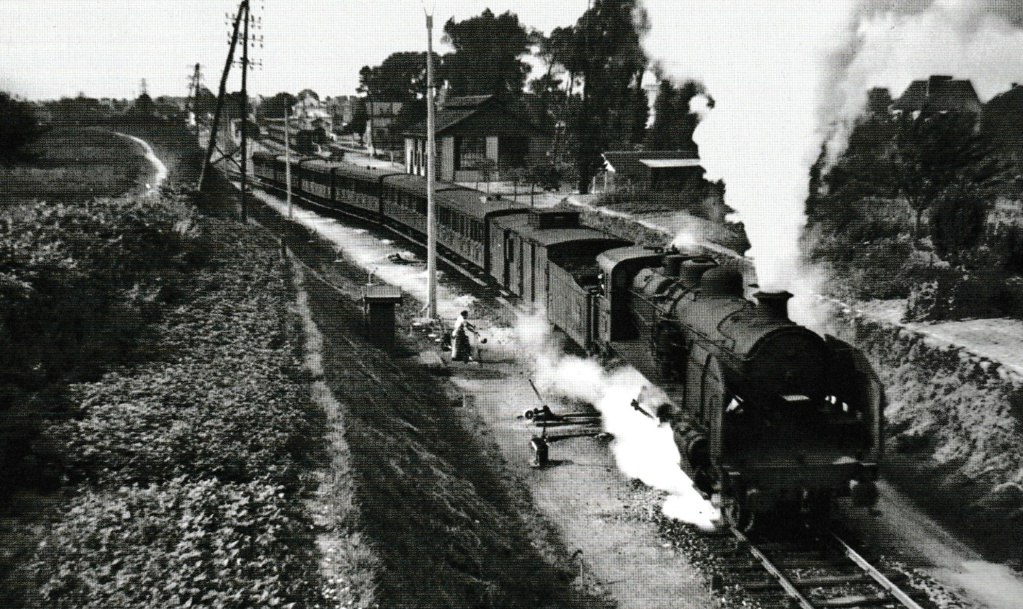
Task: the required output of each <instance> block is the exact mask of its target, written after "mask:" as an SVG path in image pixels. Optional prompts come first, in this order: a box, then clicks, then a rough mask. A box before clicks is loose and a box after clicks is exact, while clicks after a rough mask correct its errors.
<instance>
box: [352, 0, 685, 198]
mask: <svg viewBox="0 0 1023 609" xmlns="http://www.w3.org/2000/svg"><path fill="white" fill-rule="evenodd" d="M647 28H648V24H647V20H646V16H645V13H643V11H642V10H641V9H640V8H638V7H637V5H636V2H635V0H595V1H594V2H593V3H592V6H591V7H590V8H589V9H588V10H586V11H585V12H584V13H583V14H582V15H581V16H580V17H579V19H578V20H577V21H576V23H575V24H574V25H571V26H567V27H562V28H555V29H554V31H552V32H551V33H550V34H549V35H544V34H543V33H542V32H539V31H537V30H535V29H533V28H530V27H528V26H526V25H525V24H523V23H522V22H520V21H519V18H518V16H517V15H515V14H514V13H512V12H510V11H508V12H505V13H502V14H500V15H495V14H494V13H493V12H492V11H490V10H489V9H487V10H484V11H483V12H482V13H481V14H480V15H477V16H474V17H470V18H468V19H466V20H464V21H455V20H454V19H449V20H448V21H447V22H446V23H445V24H444V28H443V37H442V41H443V42H444V43H446V44H448V45H450V46H451V47H452V48H453V49H454V50H453V51H451V52H449V53H446V54H443V55H441V54H437V53H435V54H434V57H433V61H434V66H435V83H437V84H438V85H439V84H443V85H444V86H446V87H447V94H448V95H449V96H452V97H462V96H474V95H495V94H507V93H519V92H522V91H524V90H528V91H529V92H531V93H533V94H534V95H535V99H536V102H537V104H538V105H539V108H540V112H539V113H537V114H538V116H540V117H541V119H540V120H542V121H544V124H542V125H540V127H542V128H544V129H545V130H547V131H548V132H551V133H554V135H555V137H554V141H553V144H552V147H553V150H552V151H551V152H552V155H551V156H552V157H553V158H567V159H568V160H569V163H568V164H569V165H570V166H571V167H572V168H573V169H574V172H573V173H575V175H576V177H577V181H578V187H579V189H580V192H583V193H585V192H588V189H589V185H590V181H591V179H592V177H593V175H594V174H595V173H596V172H597V170H599V168H600V167H601V164H602V160H601V156H600V155H601V153H602V152H604V151H606V150H609V149H631V148H632V147H633V146H635V145H637V144H644V143H645V144H646V145H647V146H648V147H655V148H658V149H683V148H686V149H687V148H690V147H692V145H693V144H692V132H693V129H694V128H695V127H696V123H697V121H698V118H697V116H696V115H695V114H692V113H690V111H689V100H690V99H691V98H692V97H693V96H694V95H697V94H700V93H702V88H701V87H700V86H699V85H698V84H696V83H685V84H683V85H682V86H681V87H679V88H676V87H674V86H673V85H672V83H671V82H670V81H668V80H666V79H665V80H662V81H661V84H660V95H659V96H658V101H657V104H658V105H657V106H656V110H657V113H656V119H655V122H654V125H653V127H652V129H650V131H649V134H648V130H647V121H648V118H649V112H648V103H649V100H648V97H647V93H646V90H645V89H644V88H643V85H644V76H645V74H646V73H647V71H648V69H649V68H650V60H649V58H648V57H647V56H646V54H645V53H644V52H643V49H642V47H641V46H640V38H641V36H642V35H643V34H644V32H645V31H646V30H647ZM530 56H531V57H533V58H535V59H536V60H539V62H540V63H541V65H542V66H544V67H545V68H546V69H545V70H544V71H543V73H542V74H541V75H540V76H539V77H537V78H534V79H532V80H529V74H530V71H531V68H530V64H529V63H528V62H527V61H525V58H526V57H530ZM358 92H359V93H361V94H363V95H365V97H366V99H368V100H370V101H395V102H401V103H402V104H403V110H402V113H401V116H399V117H398V120H397V121H396V127H397V128H398V129H401V128H404V127H407V126H409V125H411V124H413V123H415V122H418V121H420V120H422V118H423V117H425V115H426V104H425V98H426V53H425V52H408V51H404V52H398V53H393V54H391V55H390V56H388V57H387V58H386V59H385V60H384V61H383V62H382V63H381V64H380V65H378V66H364V67H363V68H362V69H361V70H360V72H359V88H358Z"/></svg>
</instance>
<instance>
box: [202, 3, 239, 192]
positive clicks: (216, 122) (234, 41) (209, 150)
mask: <svg viewBox="0 0 1023 609" xmlns="http://www.w3.org/2000/svg"><path fill="white" fill-rule="evenodd" d="M248 4H249V0H242V3H241V5H239V6H238V14H237V15H235V18H234V28H233V30H232V32H231V45H230V48H229V49H228V51H227V61H225V62H224V72H223V73H222V74H221V75H220V89H219V92H218V94H217V108H216V110H214V111H213V124H212V125H210V141H209V144H208V145H207V146H206V158H205V160H204V161H203V164H202V172H201V173H200V174H199V190H200V191H201V190H202V189H203V187H204V186H205V185H206V178H207V176H209V173H210V169H211V165H212V163H210V160H211V159H212V158H213V150H214V149H215V148H216V147H217V131H218V130H219V128H220V114H221V112H222V111H223V109H224V98H225V97H226V95H227V75H228V74H229V73H230V72H231V64H232V63H234V49H235V47H236V46H238V31H239V29H240V27H239V26H240V25H241V20H242V14H243V13H244V12H245V11H244V9H245V8H247V7H248Z"/></svg>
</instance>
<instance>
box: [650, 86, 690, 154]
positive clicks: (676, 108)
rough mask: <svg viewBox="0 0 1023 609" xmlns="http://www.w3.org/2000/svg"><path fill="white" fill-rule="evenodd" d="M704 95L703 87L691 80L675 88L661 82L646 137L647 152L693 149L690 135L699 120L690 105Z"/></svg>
mask: <svg viewBox="0 0 1023 609" xmlns="http://www.w3.org/2000/svg"><path fill="white" fill-rule="evenodd" d="M703 92H704V91H703V87H702V86H701V85H700V84H699V83H696V82H694V81H691V80H687V81H686V82H684V83H683V84H682V85H681V86H680V87H677V88H676V87H675V86H674V85H672V84H671V81H670V80H668V79H664V80H662V81H661V85H660V90H659V91H658V93H657V100H656V101H655V102H654V124H653V125H651V126H650V129H649V131H648V132H647V134H646V147H647V148H648V149H649V150H691V149H694V148H695V147H696V144H695V143H694V142H693V132H694V131H695V130H696V126H697V125H698V124H699V122H700V117H699V115H698V114H696V113H694V112H691V111H690V109H689V102H690V101H691V100H692V99H693V98H694V97H696V96H697V95H701V94H703Z"/></svg>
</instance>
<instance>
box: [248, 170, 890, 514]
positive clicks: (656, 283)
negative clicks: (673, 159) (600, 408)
mask: <svg viewBox="0 0 1023 609" xmlns="http://www.w3.org/2000/svg"><path fill="white" fill-rule="evenodd" d="M253 164H254V168H255V175H256V177H257V179H259V180H260V181H261V182H262V183H263V185H264V186H265V187H267V188H268V189H271V190H278V191H280V190H283V188H284V186H285V184H284V179H285V175H286V172H285V167H284V158H283V157H280V156H276V157H275V156H273V155H268V154H256V155H255V156H254V158H253ZM292 169H293V171H292V172H291V175H292V191H293V192H294V193H296V194H297V195H298V196H299V197H301V198H302V199H303V200H304V201H306V202H307V203H308V204H309V205H312V206H314V207H317V208H320V209H322V210H325V211H328V212H331V213H337V214H346V215H350V216H357V217H359V218H362V219H364V220H369V221H372V222H375V223H378V224H380V225H383V226H386V227H388V228H389V229H391V230H392V231H394V232H396V233H398V234H401V235H403V236H405V237H407V238H409V239H412V240H416V241H420V242H422V241H423V240H424V239H425V233H426V186H425V180H424V179H423V178H422V177H419V176H414V175H407V174H399V173H394V172H388V171H384V170H378V169H370V168H362V167H357V166H355V165H353V164H350V163H342V162H335V163H330V162H325V161H320V160H300V161H297V162H296V161H293V167H292ZM436 193H437V194H436V197H435V201H436V206H437V219H438V250H439V252H440V255H441V256H443V257H445V258H447V259H448V260H449V261H451V262H452V263H454V264H457V265H459V266H462V267H466V268H475V269H477V270H478V271H479V272H481V273H484V274H486V275H487V276H489V279H491V280H492V281H495V282H496V283H498V284H500V285H501V286H502V287H503V288H505V289H506V290H508V291H510V292H512V293H513V294H515V295H517V296H518V297H519V298H520V299H521V301H522V302H523V303H524V304H526V305H527V306H530V305H531V306H535V307H537V308H542V309H543V310H545V311H546V312H547V316H548V319H549V320H550V322H551V323H552V324H553V325H554V326H555V327H557V328H559V329H561V330H562V331H564V332H565V334H567V335H568V336H569V337H570V338H571V339H572V340H573V341H574V342H576V343H577V344H578V345H580V346H581V347H583V348H586V349H588V350H591V351H595V352H602V353H605V354H608V355H613V356H615V357H618V358H621V359H623V360H625V361H627V362H629V363H631V364H632V365H634V366H635V367H636V368H638V369H639V370H640V371H641V372H643V373H644V374H645V375H646V376H647V378H649V379H650V380H651V381H654V382H657V384H658V386H659V387H662V388H663V389H664V390H665V391H666V393H667V395H668V396H669V397H670V398H671V399H670V400H669V401H668V402H667V403H665V404H663V405H662V406H660V407H659V408H658V409H657V412H656V416H657V417H658V418H659V419H660V420H661V421H662V423H663V424H667V425H670V426H671V427H672V429H673V431H674V436H675V442H676V444H677V446H678V448H679V452H680V454H681V457H682V458H681V460H682V463H681V465H682V466H683V469H685V470H686V471H687V473H689V475H690V477H691V478H692V479H693V480H694V482H695V484H696V485H697V487H698V488H699V489H700V490H701V491H703V492H704V493H706V494H707V495H708V496H710V497H712V498H713V499H714V500H715V501H717V502H718V503H719V505H720V507H721V508H722V511H723V513H724V514H725V516H726V518H727V519H728V521H729V522H730V523H731V524H732V525H733V526H736V527H738V528H742V529H748V528H750V527H751V526H752V524H753V523H754V522H755V520H756V517H757V515H758V514H760V513H763V512H767V511H770V510H775V509H776V508H781V509H786V510H792V511H799V512H800V513H803V514H809V515H811V516H816V517H823V516H826V515H827V514H828V512H829V510H830V508H831V506H832V504H833V502H834V500H835V499H836V498H838V497H850V498H851V500H852V502H853V504H855V505H858V506H871V505H873V504H874V503H875V502H876V500H877V489H876V486H875V483H874V482H875V480H876V479H877V475H878V467H879V465H880V463H881V459H882V447H883V437H882V433H883V419H882V416H883V412H884V406H885V397H884V391H883V388H882V386H881V384H880V382H879V381H878V378H877V375H876V374H875V373H874V371H873V370H872V369H871V367H870V365H869V363H868V362H867V360H866V358H865V357H864V356H863V354H862V353H861V352H860V351H859V350H857V349H855V348H854V347H852V346H851V345H849V344H847V343H844V342H842V341H840V340H838V339H836V338H834V337H831V336H825V337H821V336H819V335H817V334H816V333H814V332H812V331H810V330H809V329H807V328H805V327H803V326H800V325H798V324H796V323H794V322H793V321H791V320H790V319H789V318H788V314H787V300H788V298H789V297H790V295H789V294H787V293H784V292H783V293H766V292H756V293H752V294H749V293H748V292H749V290H750V288H751V286H749V285H747V284H746V282H745V281H744V279H743V272H742V269H741V268H740V267H738V266H737V265H735V264H733V263H728V262H725V263H719V262H718V261H716V260H715V259H713V258H711V257H709V256H707V255H705V254H704V253H702V252H700V251H698V250H692V251H680V250H669V251H662V250H660V249H650V248H645V247H639V246H636V245H634V244H632V243H630V242H628V241H626V240H623V239H619V238H617V237H615V236H613V235H609V234H607V233H604V232H601V231H598V230H595V229H593V228H590V227H586V226H584V225H582V224H580V222H579V213H578V212H574V211H566V210H564V209H559V208H554V209H552V210H539V209H531V208H528V207H526V206H524V205H521V204H518V203H515V202H510V201H504V200H501V199H495V198H492V197H487V196H486V195H484V194H483V193H481V192H479V191H476V190H473V189H469V188H464V187H461V186H458V185H455V184H447V183H438V184H437V187H436Z"/></svg>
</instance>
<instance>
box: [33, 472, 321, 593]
mask: <svg viewBox="0 0 1023 609" xmlns="http://www.w3.org/2000/svg"><path fill="white" fill-rule="evenodd" d="M307 529H308V523H307V522H306V521H305V518H304V517H303V516H302V514H301V512H300V511H299V510H298V509H297V507H296V505H295V503H294V502H293V501H291V500H290V499H289V498H287V496H286V494H285V493H284V489H283V488H281V487H277V486H274V485H272V484H269V483H267V482H264V481H255V482H249V483H242V484H238V483H224V482H221V481H218V480H215V479H204V480H192V479H189V478H186V477H180V478H174V479H171V480H167V481H165V482H162V483H154V484H151V485H148V486H138V485H135V486H123V487H120V488H116V489H112V490H110V491H106V492H96V493H87V494H84V495H82V496H80V497H79V498H77V499H75V500H74V501H73V502H72V504H71V505H70V506H69V508H68V509H67V511H66V515H65V517H64V518H63V519H62V520H61V521H60V522H58V523H57V524H56V526H54V527H53V530H52V531H50V533H49V534H48V535H47V536H46V538H45V539H44V540H43V542H42V543H41V544H40V547H39V550H38V552H37V554H36V558H35V560H34V561H33V562H32V563H31V564H30V565H29V567H28V568H27V569H26V571H28V572H29V573H30V574H31V575H32V576H34V577H35V578H37V579H38V580H39V581H40V582H41V584H42V585H41V586H40V588H39V590H38V595H39V597H40V598H41V599H42V601H43V602H44V603H45V606H46V607H51V608H55V609H63V608H66V609H85V608H95V609H106V608H108V607H193V606H194V607H223V608H232V607H236V608H239V609H240V608H248V607H284V608H294V607H310V606H312V605H313V603H312V602H310V600H311V599H315V598H316V595H315V590H310V589H309V588H308V581H309V579H311V577H312V576H315V572H313V573H310V572H309V570H310V569H314V568H315V563H312V562H311V561H296V560H295V559H294V556H293V555H292V554H293V548H294V546H295V542H296V541H297V540H299V539H301V538H303V537H306V536H308V533H307ZM309 545H311V543H310V544H309Z"/></svg>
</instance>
